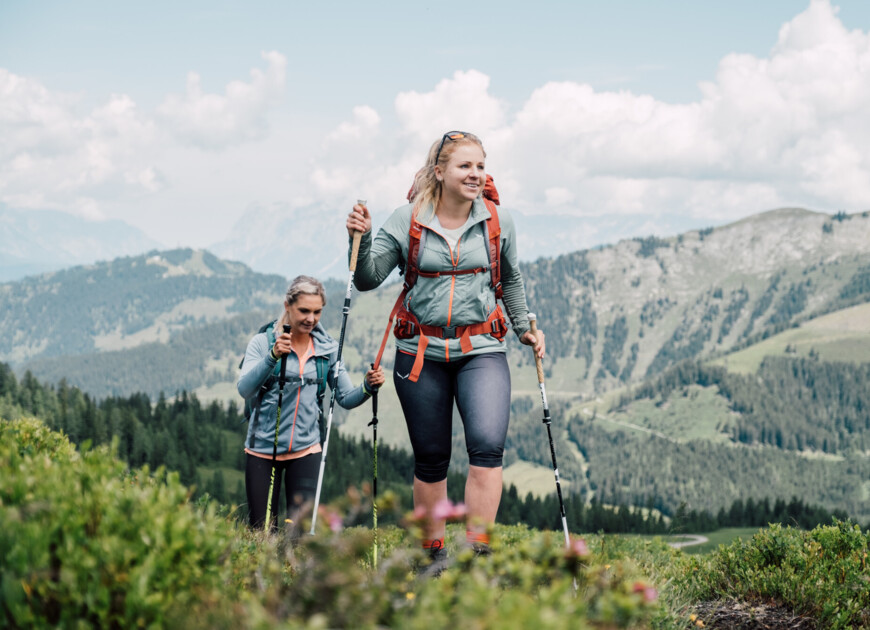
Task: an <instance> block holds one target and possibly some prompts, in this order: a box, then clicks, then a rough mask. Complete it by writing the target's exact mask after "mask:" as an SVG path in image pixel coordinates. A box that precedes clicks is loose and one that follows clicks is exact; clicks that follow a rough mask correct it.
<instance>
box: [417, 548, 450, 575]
mask: <svg viewBox="0 0 870 630" xmlns="http://www.w3.org/2000/svg"><path fill="white" fill-rule="evenodd" d="M427 551H428V555H429V558H428V560H429V562H428V564H426V565H425V566H423V567H422V568H421V569H419V570H418V571H417V575H418V576H420V577H422V578H437V577H438V576H439V575H441V574H442V573H443V572H444V570H445V569H446V568H447V567H448V566H449V564H450V558H449V556H448V555H447V550H446V549H445V548H444V547H443V546H442V545H441V543H440V542H437V541H436V544H434V545H432V546H431V547H429V549H428V550H427Z"/></svg>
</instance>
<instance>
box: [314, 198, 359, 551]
mask: <svg viewBox="0 0 870 630" xmlns="http://www.w3.org/2000/svg"><path fill="white" fill-rule="evenodd" d="M357 203H358V204H360V205H365V203H366V202H365V201H362V200H360V201H357ZM361 238H362V232H354V233H353V245H352V246H351V252H350V264H349V265H348V268H349V273H348V278H347V291H346V292H345V294H344V306H343V307H342V309H341V334H339V336H338V356H337V357H336V360H335V376H334V380H333V383H332V393H331V394H330V396H329V413H328V414H327V416H326V436H325V437H324V439H323V453H322V454H321V456H320V472H319V473H318V475H317V490H316V491H315V493H314V511H313V512H312V513H311V531H310V532H309V533H310V534H311V535H312V536H313V535H314V528H315V527H316V525H317V509H318V507H319V506H320V492H321V490H323V472H324V471H325V470H326V454H327V451H328V450H329V433H330V430H331V429H332V415H333V412H334V411H335V390H336V389H338V371H339V369H340V368H341V351H342V349H343V348H344V333H345V331H346V330H347V316H348V315H349V314H350V298H351V295H352V294H353V275H354V272H355V271H356V259H357V256H358V255H359V242H360V239H361Z"/></svg>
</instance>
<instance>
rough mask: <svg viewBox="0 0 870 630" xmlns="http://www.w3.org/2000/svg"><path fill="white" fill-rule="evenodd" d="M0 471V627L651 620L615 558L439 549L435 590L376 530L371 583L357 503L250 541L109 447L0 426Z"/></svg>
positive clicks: (546, 541) (646, 602) (499, 542)
mask: <svg viewBox="0 0 870 630" xmlns="http://www.w3.org/2000/svg"><path fill="white" fill-rule="evenodd" d="M0 472H2V474H0V561H2V565H0V566H2V569H0V593H2V604H0V607H2V610H0V619H3V623H4V625H7V626H11V627H28V628H29V627H37V628H44V627H82V626H96V627H125V628H126V627H155V628H156V627H184V628H261V627H262V628H267V627H268V628H274V627H284V628H311V629H313V628H326V627H329V628H383V627H395V628H411V629H413V628H426V629H427V630H428V629H429V628H432V627H449V626H462V627H475V628H483V629H485V628H498V629H499V630H512V629H519V628H527V627H528V626H529V625H530V624H534V625H535V627H536V628H541V629H545V628H554V629H562V628H565V629H567V628H605V627H606V628H615V627H636V626H638V625H641V626H645V625H646V624H647V622H648V620H649V619H650V618H651V616H652V615H653V614H655V611H656V610H657V609H658V606H659V605H658V603H657V601H656V597H657V593H656V591H655V589H654V588H653V586H652V585H651V584H649V583H648V582H647V581H646V580H645V579H644V578H643V577H642V574H641V572H640V571H639V570H638V569H637V568H636V567H635V566H634V565H633V563H631V562H630V561H626V560H624V558H617V557H616V556H618V555H619V553H616V556H614V550H613V548H612V547H608V546H606V545H604V544H603V542H602V544H601V545H600V549H599V550H598V551H595V550H594V548H595V545H594V544H592V543H590V546H589V547H587V546H586V543H585V542H583V541H579V540H578V541H575V542H574V543H573V546H572V547H571V549H570V550H566V549H565V548H564V545H563V541H562V540H561V536H558V535H555V534H547V533H544V534H541V533H540V532H536V531H535V530H529V529H527V528H525V527H519V526H518V527H499V528H498V530H497V532H496V534H495V540H496V542H494V544H493V549H494V552H495V553H494V554H493V555H492V556H490V557H477V556H475V555H474V554H473V553H472V552H471V551H470V550H464V549H462V548H460V547H457V546H456V545H455V544H454V543H453V542H451V543H450V544H449V548H450V551H451V553H452V555H453V556H454V557H455V563H454V565H453V566H451V567H450V568H449V569H448V570H447V571H446V572H445V573H444V574H442V576H441V578H440V579H437V580H422V579H420V578H418V577H417V576H416V574H415V571H414V569H415V566H417V565H418V564H419V562H420V561H421V552H420V551H419V545H418V542H419V541H418V540H416V538H415V531H416V530H414V529H413V528H412V529H410V530H402V529H399V528H396V527H388V528H382V529H381V531H380V532H379V544H380V549H381V554H380V555H381V557H380V560H379V563H378V566H377V570H375V569H373V567H372V564H373V563H372V555H371V552H372V532H371V531H370V530H368V529H365V528H350V529H344V528H343V525H344V524H346V523H352V522H354V521H355V520H357V519H358V518H359V516H360V513H361V511H364V510H365V509H367V508H368V507H370V505H367V504H366V501H367V500H366V498H365V497H362V496H361V495H359V494H358V493H353V492H350V493H348V495H347V497H346V498H345V500H344V502H338V503H336V504H332V505H329V506H322V509H323V510H324V514H323V518H322V519H321V520H320V521H319V523H320V530H319V531H318V533H317V535H316V536H304V537H302V538H301V539H299V540H296V539H295V538H294V537H293V536H292V535H291V532H289V531H281V532H278V533H276V534H266V533H264V532H261V531H257V532H253V531H250V530H249V529H247V528H246V527H244V526H242V525H240V524H239V523H238V522H236V521H234V520H233V519H232V518H231V517H229V516H228V515H219V514H217V513H216V512H215V508H214V507H213V504H212V503H211V502H210V501H209V500H208V499H207V498H205V499H201V500H199V501H197V503H196V504H191V503H190V501H189V498H190V490H188V489H187V488H185V487H184V486H182V485H181V484H180V483H179V482H178V477H177V475H175V474H166V473H165V472H164V471H163V470H162V469H160V470H158V471H157V473H156V474H154V475H152V474H150V472H149V470H148V469H147V468H143V469H139V470H129V469H127V468H126V467H125V466H124V464H123V463H121V462H120V461H119V460H118V459H117V458H116V457H114V455H113V454H112V452H111V450H110V449H109V448H107V447H100V448H98V449H90V448H89V447H88V445H83V447H82V449H81V451H80V452H76V450H75V449H74V448H73V446H72V445H71V444H70V443H69V441H68V440H67V439H66V438H65V437H64V436H63V435H61V434H58V433H52V432H51V431H49V430H48V429H47V428H46V427H45V426H43V425H42V424H41V423H40V422H38V421H36V420H33V419H23V420H17V421H14V422H9V421H3V420H0ZM384 499H385V500H386V499H387V497H386V496H385V497H384ZM383 507H384V508H385V509H386V510H387V511H388V510H389V506H388V505H384V506H383ZM395 509H398V508H397V507H396V508H395ZM303 525H304V523H303ZM449 532H450V533H451V539H457V538H460V537H461V535H462V533H464V525H463V524H456V525H451V526H450V530H449ZM602 540H603V539H602ZM590 549H593V550H592V551H590ZM575 582H576V585H577V586H576V590H575V586H574V584H575Z"/></svg>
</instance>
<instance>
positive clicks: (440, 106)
mask: <svg viewBox="0 0 870 630" xmlns="http://www.w3.org/2000/svg"><path fill="white" fill-rule="evenodd" d="M395 107H396V114H398V117H399V123H400V125H401V133H402V135H404V136H407V137H410V138H413V139H415V140H418V141H419V140H422V141H428V142H432V139H433V138H436V137H438V136H440V135H441V134H443V133H444V132H445V131H451V130H461V131H469V132H475V133H477V134H479V135H481V136H486V135H487V134H489V133H491V132H494V131H497V130H498V129H499V128H501V127H502V126H503V125H504V124H505V123H506V122H507V121H506V113H507V104H506V103H505V102H503V101H501V100H499V99H497V98H495V97H494V96H492V95H490V94H489V77H488V76H486V75H485V74H483V73H481V72H478V71H477V70H469V71H467V72H461V71H460V72H456V73H454V75H453V78H452V79H443V80H442V81H440V82H439V83H438V85H436V86H435V89H434V90H433V91H431V92H426V93H422V94H421V93H419V92H414V91H411V92H402V93H400V94H399V95H398V96H397V97H396V103H395Z"/></svg>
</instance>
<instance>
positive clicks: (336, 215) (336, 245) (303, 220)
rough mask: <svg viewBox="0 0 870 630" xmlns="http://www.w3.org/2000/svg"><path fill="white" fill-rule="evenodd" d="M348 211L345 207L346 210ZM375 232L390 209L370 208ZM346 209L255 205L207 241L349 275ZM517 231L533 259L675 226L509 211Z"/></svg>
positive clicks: (314, 271) (243, 255) (218, 248)
mask: <svg viewBox="0 0 870 630" xmlns="http://www.w3.org/2000/svg"><path fill="white" fill-rule="evenodd" d="M347 210H349V208H348V209H347ZM372 212H373V217H372V224H373V225H374V228H375V232H377V230H378V229H379V228H380V226H381V225H382V224H383V223H384V221H386V219H387V218H388V217H389V215H390V213H391V212H392V210H389V211H380V212H379V211H376V210H374V209H373V210H372ZM346 214H347V212H346V211H343V210H341V209H336V210H334V211H328V212H324V210H323V209H322V208H320V207H315V206H307V207H304V208H291V207H290V206H289V205H287V204H284V203H275V204H271V205H267V206H266V205H261V204H255V205H252V206H251V207H249V208H248V210H247V211H246V212H245V214H244V215H243V216H242V218H241V219H239V221H237V222H236V224H235V225H234V226H233V228H232V230H231V236H230V237H229V238H227V239H226V240H224V241H221V242H219V243H215V244H213V245H211V246H210V247H209V248H208V249H209V251H212V252H214V253H215V254H216V255H218V256H220V257H222V258H227V259H230V260H238V261H241V262H243V263H245V264H246V265H248V266H250V267H251V268H252V269H255V270H256V271H261V272H263V273H280V274H284V275H288V276H294V275H296V274H297V273H307V274H311V275H315V276H317V277H320V278H337V279H344V278H346V277H347V232H346V230H345V227H344V221H345V218H346ZM511 215H512V216H513V219H514V223H515V225H516V231H517V242H518V245H517V249H518V252H519V256H520V260H526V261H531V260H536V259H538V258H541V257H553V256H558V255H560V254H567V253H570V252H576V251H578V250H581V249H589V248H592V247H596V246H599V245H601V244H604V243H615V242H616V241H618V240H620V239H623V238H627V237H631V236H633V235H636V234H638V235H640V234H642V235H644V236H645V235H647V234H649V233H650V231H651V230H652V229H655V231H656V232H657V233H660V234H661V233H668V234H671V233H676V232H677V231H679V230H678V228H677V226H674V225H671V224H669V223H667V221H665V220H662V221H660V222H658V223H657V224H655V225H654V226H652V225H651V224H650V222H649V217H646V216H641V215H631V216H623V215H620V216H613V217H579V216H573V215H568V214H540V215H538V214H536V215H527V214H522V213H520V212H516V211H511Z"/></svg>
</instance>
